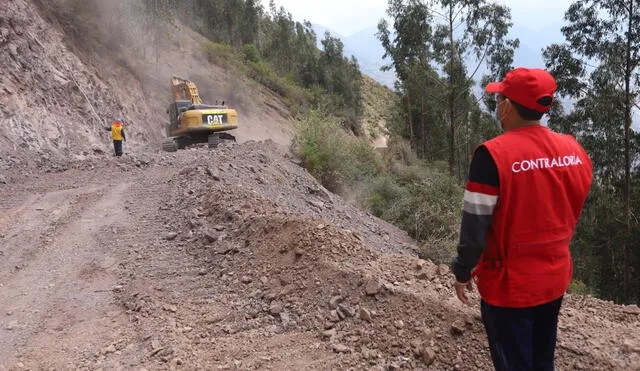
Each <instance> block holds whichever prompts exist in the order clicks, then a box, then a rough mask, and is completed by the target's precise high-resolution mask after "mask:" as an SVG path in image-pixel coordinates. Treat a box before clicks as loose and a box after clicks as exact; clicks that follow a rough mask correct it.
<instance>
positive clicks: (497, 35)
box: [432, 0, 519, 175]
mask: <svg viewBox="0 0 640 371" xmlns="http://www.w3.org/2000/svg"><path fill="white" fill-rule="evenodd" d="M437 3H438V4H439V5H440V7H441V8H442V11H440V10H432V12H433V13H434V14H436V16H437V17H436V18H437V19H438V20H439V21H440V23H439V24H438V25H437V26H436V31H435V34H434V54H435V56H436V61H437V62H438V63H439V64H440V65H441V67H442V69H443V71H444V73H445V74H446V76H447V107H448V114H447V116H446V117H447V121H448V125H449V173H450V174H451V175H454V174H455V165H456V152H457V151H456V146H457V141H456V135H457V134H458V130H459V129H460V126H461V124H460V121H463V122H464V120H465V118H466V117H467V115H468V113H469V110H470V107H471V106H470V105H469V100H470V99H471V98H472V95H471V94H470V88H471V86H472V84H473V79H474V78H475V76H476V74H477V73H478V71H480V68H481V67H482V66H483V65H484V64H486V65H487V67H488V69H489V71H490V75H491V76H492V77H493V78H501V77H503V76H504V75H505V74H506V72H507V71H508V70H509V69H510V68H511V64H512V62H513V52H514V49H515V48H517V47H518V45H519V41H518V40H517V39H516V40H511V39H508V38H507V34H508V32H509V28H510V27H511V26H512V23H511V12H510V10H509V8H507V7H505V6H501V5H498V4H494V3H492V2H489V1H487V0H439V1H437ZM472 56H473V57H475V59H476V63H475V66H474V67H473V69H472V72H471V74H468V72H467V70H466V66H465V63H466V62H467V61H469V60H470V59H471V57H472ZM458 169H459V167H458Z"/></svg>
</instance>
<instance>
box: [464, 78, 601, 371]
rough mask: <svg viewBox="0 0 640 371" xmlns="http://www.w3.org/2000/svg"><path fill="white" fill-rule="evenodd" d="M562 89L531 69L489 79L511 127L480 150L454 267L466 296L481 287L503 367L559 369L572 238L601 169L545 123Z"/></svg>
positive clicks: (504, 123)
mask: <svg viewBox="0 0 640 371" xmlns="http://www.w3.org/2000/svg"><path fill="white" fill-rule="evenodd" d="M556 88H557V86H556V81H555V79H554V78H553V76H551V75H550V74H549V73H548V72H546V71H544V70H541V69H525V68H518V69H515V70H513V71H511V72H509V73H508V74H507V75H506V78H505V79H504V80H503V81H502V82H497V83H491V84H489V85H487V87H486V91H487V92H489V93H497V94H499V95H498V99H497V101H498V106H497V109H496V116H497V119H498V122H499V126H500V128H501V129H502V130H504V131H506V132H505V133H504V134H502V135H500V136H498V137H496V138H494V139H492V140H489V141H487V142H485V143H484V144H482V145H481V146H479V147H478V148H477V149H476V151H475V153H474V156H473V159H472V161H471V168H470V172H469V181H468V183H467V187H466V191H465V195H464V213H463V215H462V225H461V231H460V244H459V246H458V256H457V258H456V259H455V260H454V261H453V273H454V274H455V276H456V283H455V290H456V295H457V296H458V298H459V299H460V301H462V302H463V303H465V304H468V299H467V295H466V293H465V290H469V291H471V290H472V288H473V286H472V280H471V279H472V277H473V278H474V280H475V282H476V284H477V286H478V290H479V292H480V296H481V297H482V302H481V312H482V321H483V323H484V326H485V330H486V332H487V337H488V339H489V346H490V350H491V358H492V360H493V364H494V366H495V368H496V370H508V371H511V370H517V371H528V370H545V371H546V370H550V371H551V370H554V357H555V348H556V338H557V327H558V314H559V311H560V307H561V305H562V298H563V296H564V294H565V293H566V291H567V288H568V286H569V283H570V282H571V275H572V270H573V263H572V261H571V252H570V250H569V244H570V242H571V239H572V237H573V233H574V231H575V228H576V225H577V223H578V218H579V216H580V213H581V211H582V207H583V205H584V202H585V199H586V198H587V194H588V193H589V189H590V187H591V183H592V176H593V169H592V163H591V159H590V158H589V156H588V155H587V153H586V152H585V150H584V149H583V148H582V147H581V146H580V145H579V144H578V142H577V141H576V140H575V139H574V138H573V137H572V136H569V135H562V134H557V133H554V132H553V131H551V130H550V129H548V128H547V127H545V126H543V125H541V124H540V120H541V119H542V116H543V115H544V114H545V113H547V112H549V110H550V109H551V106H552V104H553V100H554V98H553V95H554V93H555V91H556Z"/></svg>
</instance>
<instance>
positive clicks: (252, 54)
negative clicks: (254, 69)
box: [242, 44, 261, 63]
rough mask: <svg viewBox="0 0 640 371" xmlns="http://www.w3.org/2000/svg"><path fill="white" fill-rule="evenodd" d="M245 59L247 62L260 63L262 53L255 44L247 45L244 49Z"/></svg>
mask: <svg viewBox="0 0 640 371" xmlns="http://www.w3.org/2000/svg"><path fill="white" fill-rule="evenodd" d="M242 52H243V54H244V59H245V60H246V61H247V62H253V63H258V62H260V59H261V58H260V51H259V50H258V48H256V46H255V45H253V44H247V45H245V46H244V47H243V48H242Z"/></svg>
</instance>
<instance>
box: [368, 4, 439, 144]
mask: <svg viewBox="0 0 640 371" xmlns="http://www.w3.org/2000/svg"><path fill="white" fill-rule="evenodd" d="M387 15H388V16H389V17H390V18H391V19H392V20H393V30H394V34H393V35H392V32H391V30H390V26H389V24H388V22H387V20H386V19H382V20H381V21H380V23H379V24H378V33H377V36H378V38H379V39H380V41H381V43H382V47H383V48H384V50H385V54H384V56H383V58H387V57H388V58H390V59H391V65H387V66H384V67H383V68H382V69H383V70H386V71H388V70H390V69H391V68H393V69H395V72H396V75H397V76H398V83H397V86H396V88H397V89H398V90H399V91H400V92H401V93H403V95H404V98H405V99H404V100H405V102H406V111H407V118H408V121H409V140H410V143H411V145H412V146H414V148H415V130H414V124H413V108H412V103H411V96H412V95H411V91H410V89H409V87H408V85H409V83H410V79H411V75H412V71H415V70H416V66H420V67H422V68H427V66H428V65H429V58H430V53H429V49H430V43H431V36H432V28H431V24H430V23H429V22H430V21H431V14H430V12H429V8H428V7H427V5H426V4H424V3H423V2H422V1H419V0H409V1H408V2H406V3H405V1H402V0H389V6H388V9H387Z"/></svg>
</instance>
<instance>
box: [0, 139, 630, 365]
mask: <svg viewBox="0 0 640 371" xmlns="http://www.w3.org/2000/svg"><path fill="white" fill-rule="evenodd" d="M54 169H55V170H56V171H59V170H60V169H62V170H64V171H61V172H53V173H46V172H44V171H42V170H47V169H41V170H37V171H34V172H31V173H29V172H24V174H22V173H15V174H9V175H7V176H6V178H7V179H8V182H7V183H8V184H7V185H0V187H2V188H0V298H2V300H0V370H26V369H31V370H51V369H55V370H67V369H74V370H75V369H91V370H94V369H104V370H112V369H126V370H130V369H131V370H143V369H146V370H155V369H184V370H195V369H202V370H205V369H207V370H209V369H273V370H281V369H300V370H302V369H304V370H326V369H367V370H369V369H376V370H387V369H425V368H427V367H430V369H434V370H487V369H490V361H489V357H488V349H487V344H486V339H485V337H484V333H483V329H482V326H481V323H480V322H479V320H478V311H477V308H476V307H472V308H464V307H462V306H461V305H460V304H458V303H457V302H456V301H455V300H454V299H453V294H452V288H451V277H450V276H449V272H448V269H447V268H446V266H436V265H434V264H432V263H431V262H429V261H422V260H419V259H417V258H416V257H415V253H414V250H413V247H412V242H411V241H410V239H408V237H407V236H406V234H405V233H403V232H402V231H399V230H397V229H395V228H393V227H392V226H390V225H388V224H386V223H384V222H382V221H379V220H377V219H375V218H372V217H371V216H369V215H367V214H366V213H363V212H361V211H359V210H357V209H355V208H354V207H353V206H350V205H349V204H347V203H345V202H344V201H343V200H341V199H340V198H339V197H337V196H335V195H331V194H329V193H328V192H326V191H325V190H324V189H323V188H322V187H320V186H319V185H318V184H317V183H316V182H315V181H314V180H313V179H311V177H310V176H309V175H308V174H306V173H305V172H304V171H303V170H302V169H301V168H299V167H298V166H297V165H295V164H294V163H292V162H291V161H289V160H287V159H286V158H285V157H284V156H283V154H282V153H281V152H280V151H278V150H277V149H276V147H275V146H273V145H270V144H259V143H247V144H244V145H241V146H236V147H233V148H223V149H220V150H217V151H209V150H207V149H197V150H187V151H180V152H178V153H177V154H171V155H167V154H159V153H152V154H147V155H144V156H135V155H134V156H128V157H125V158H122V159H106V160H105V159H100V158H93V159H87V160H82V161H74V162H71V163H68V164H64V165H61V166H60V167H55V168H54ZM65 169H66V170H65ZM475 300H476V301H477V300H478V298H477V297H475ZM636 309H637V312H640V308H637V307H636ZM636 309H634V308H632V307H628V308H623V307H618V306H614V305H611V304H609V303H604V302H601V301H597V300H595V299H592V298H582V297H569V298H567V300H566V303H565V307H564V309H563V314H562V318H561V325H560V329H561V331H560V333H561V335H560V340H559V348H558V369H560V370H573V369H588V370H638V369H640V346H639V345H640V313H637V312H636Z"/></svg>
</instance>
